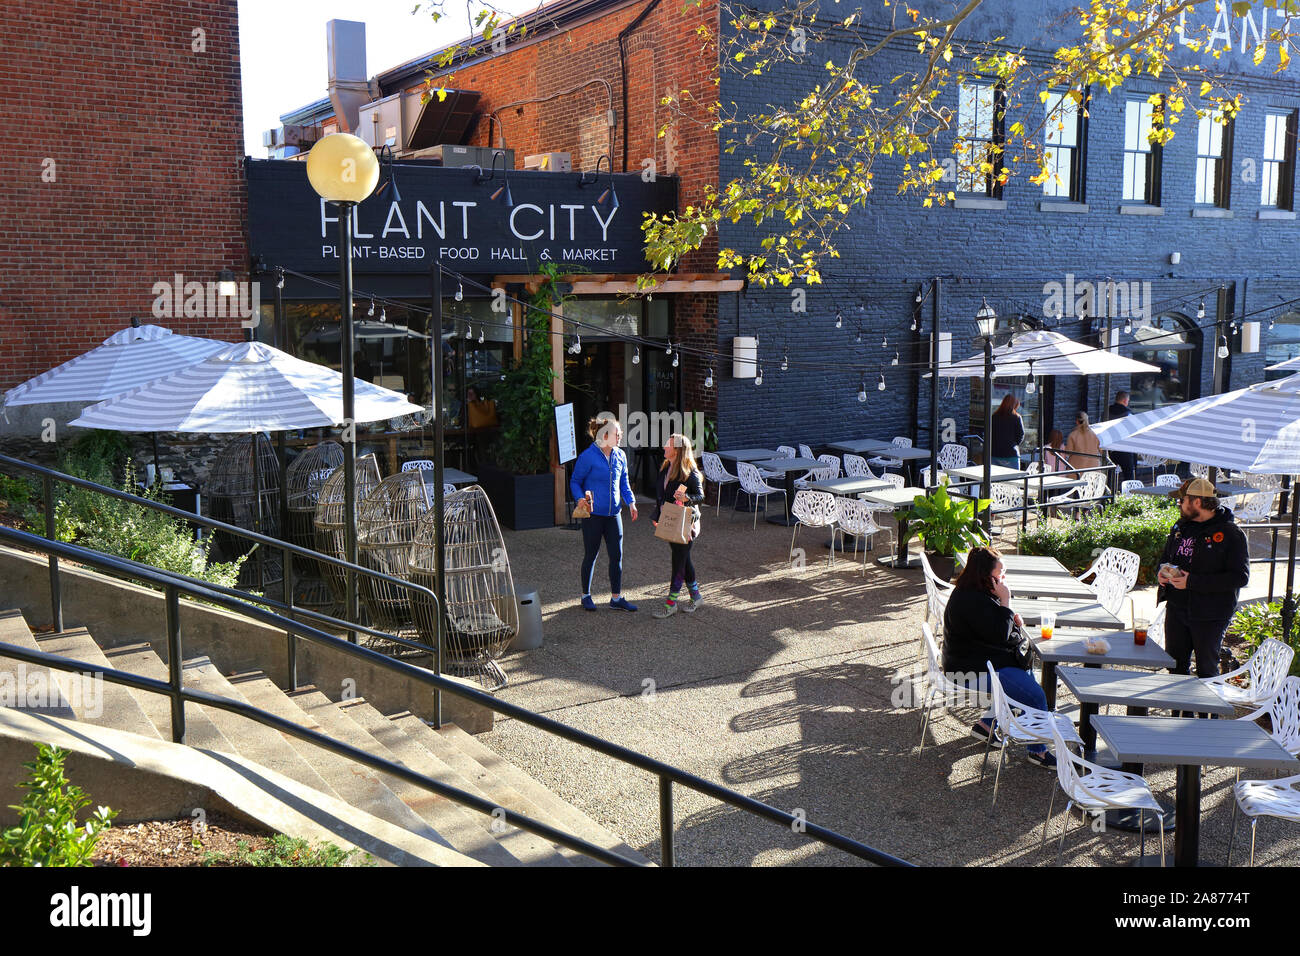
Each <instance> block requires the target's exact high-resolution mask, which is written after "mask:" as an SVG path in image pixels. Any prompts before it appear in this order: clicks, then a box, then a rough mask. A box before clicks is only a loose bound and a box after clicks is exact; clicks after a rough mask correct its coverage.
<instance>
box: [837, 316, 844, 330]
mask: <svg viewBox="0 0 1300 956" xmlns="http://www.w3.org/2000/svg"><path fill="white" fill-rule="evenodd" d="M835 327H836V328H837V329H842V328H844V313H843V312H836V313H835Z"/></svg>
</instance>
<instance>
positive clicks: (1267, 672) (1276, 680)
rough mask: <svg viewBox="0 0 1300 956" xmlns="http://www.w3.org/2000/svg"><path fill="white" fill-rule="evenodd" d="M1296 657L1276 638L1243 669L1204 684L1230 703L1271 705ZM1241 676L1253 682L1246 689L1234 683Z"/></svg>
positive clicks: (1263, 646)
mask: <svg viewBox="0 0 1300 956" xmlns="http://www.w3.org/2000/svg"><path fill="white" fill-rule="evenodd" d="M1294 657H1295V651H1293V650H1292V649H1291V648H1289V647H1287V646H1286V645H1285V644H1283V643H1282V642H1281V641H1279V640H1277V639H1276V638H1272V637H1268V638H1265V639H1264V642H1263V643H1262V644H1260V645H1259V647H1257V648H1256V649H1255V653H1254V654H1252V655H1250V660H1248V661H1246V663H1245V664H1243V665H1242V666H1241V667H1238V668H1237V669H1236V670H1235V671H1231V672H1229V673H1227V674H1219V675H1217V676H1215V677H1206V678H1203V679H1202V683H1204V684H1205V685H1206V686H1207V687H1209V688H1210V690H1212V691H1214V692H1215V693H1216V694H1218V695H1219V696H1220V697H1222V698H1223V699H1224V701H1226V702H1227V703H1229V704H1241V705H1244V706H1247V707H1250V706H1256V707H1257V706H1260V705H1262V704H1265V703H1267V702H1268V701H1269V700H1271V699H1272V698H1273V696H1274V695H1275V694H1277V692H1278V691H1279V690H1280V689H1281V687H1282V682H1283V681H1284V680H1285V679H1286V676H1287V673H1288V672H1289V671H1290V670H1291V660H1292V658H1294ZM1237 677H1249V678H1250V683H1249V684H1247V685H1246V686H1244V687H1242V686H1241V685H1238V684H1234V683H1232V680H1233V679H1234V678H1237Z"/></svg>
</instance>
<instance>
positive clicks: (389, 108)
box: [357, 93, 406, 149]
mask: <svg viewBox="0 0 1300 956" xmlns="http://www.w3.org/2000/svg"><path fill="white" fill-rule="evenodd" d="M357 126H358V129H357V135H358V136H360V137H361V138H362V139H363V140H365V141H366V145H367V146H371V147H373V148H375V149H378V148H379V147H381V146H391V147H392V148H393V149H401V148H402V146H403V145H405V142H406V136H405V130H404V129H403V126H402V94H400V93H394V94H393V95H392V96H385V97H384V98H383V99H382V100H374V101H373V102H370V103H367V104H365V105H364V106H362V107H361V110H360V112H359V120H358V123H357Z"/></svg>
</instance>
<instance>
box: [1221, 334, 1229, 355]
mask: <svg viewBox="0 0 1300 956" xmlns="http://www.w3.org/2000/svg"><path fill="white" fill-rule="evenodd" d="M1227 357H1228V337H1227V336H1226V335H1220V336H1219V358H1221V359H1226V358H1227Z"/></svg>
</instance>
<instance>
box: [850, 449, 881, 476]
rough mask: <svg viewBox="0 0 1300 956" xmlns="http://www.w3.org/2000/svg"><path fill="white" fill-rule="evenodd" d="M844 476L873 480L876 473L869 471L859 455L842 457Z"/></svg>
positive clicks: (863, 459)
mask: <svg viewBox="0 0 1300 956" xmlns="http://www.w3.org/2000/svg"><path fill="white" fill-rule="evenodd" d="M844 474H846V475H848V476H849V477H850V478H875V477H876V473H875V472H874V471H872V470H871V467H870V466H869V465H868V464H867V460H866V459H865V458H863V457H862V456H861V455H847V454H846V455H845V456H844Z"/></svg>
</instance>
